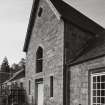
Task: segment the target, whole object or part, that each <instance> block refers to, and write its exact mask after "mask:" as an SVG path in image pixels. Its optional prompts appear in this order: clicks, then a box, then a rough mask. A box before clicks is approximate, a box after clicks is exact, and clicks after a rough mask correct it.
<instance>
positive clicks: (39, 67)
mask: <svg viewBox="0 0 105 105" xmlns="http://www.w3.org/2000/svg"><path fill="white" fill-rule="evenodd" d="M42 67H43V49H42V47H39V48H38V50H37V52H36V73H39V72H42Z"/></svg>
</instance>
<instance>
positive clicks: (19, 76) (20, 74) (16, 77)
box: [3, 69, 25, 84]
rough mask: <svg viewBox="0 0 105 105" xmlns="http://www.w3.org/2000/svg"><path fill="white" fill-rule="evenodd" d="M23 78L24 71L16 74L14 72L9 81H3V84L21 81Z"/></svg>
mask: <svg viewBox="0 0 105 105" xmlns="http://www.w3.org/2000/svg"><path fill="white" fill-rule="evenodd" d="M24 77H25V70H24V69H22V70H19V71H18V72H16V73H15V74H14V75H13V76H12V77H11V78H10V79H9V80H7V81H5V82H4V83H3V84H5V83H8V82H11V81H14V80H17V79H21V78H24Z"/></svg>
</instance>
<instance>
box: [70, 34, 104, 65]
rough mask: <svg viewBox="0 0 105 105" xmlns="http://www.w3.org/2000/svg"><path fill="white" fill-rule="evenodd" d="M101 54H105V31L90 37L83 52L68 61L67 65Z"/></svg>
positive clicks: (94, 57)
mask: <svg viewBox="0 0 105 105" xmlns="http://www.w3.org/2000/svg"><path fill="white" fill-rule="evenodd" d="M103 56H105V32H104V33H102V34H101V36H98V37H96V38H94V39H92V40H91V41H90V42H89V45H88V47H86V48H85V50H84V52H83V53H82V54H81V55H80V56H78V57H77V58H76V59H75V60H74V61H69V62H68V65H76V64H80V63H83V62H86V61H89V60H93V59H96V58H99V57H103Z"/></svg>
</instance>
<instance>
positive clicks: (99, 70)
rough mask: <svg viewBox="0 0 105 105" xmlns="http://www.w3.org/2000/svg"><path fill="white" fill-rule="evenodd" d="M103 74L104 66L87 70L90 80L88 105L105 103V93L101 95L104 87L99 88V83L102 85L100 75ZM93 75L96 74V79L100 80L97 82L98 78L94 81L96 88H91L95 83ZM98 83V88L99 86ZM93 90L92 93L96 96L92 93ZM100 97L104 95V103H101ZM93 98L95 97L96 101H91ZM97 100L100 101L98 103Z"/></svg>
mask: <svg viewBox="0 0 105 105" xmlns="http://www.w3.org/2000/svg"><path fill="white" fill-rule="evenodd" d="M103 75H104V76H105V67H101V68H96V69H92V70H89V81H90V86H89V90H90V92H89V100H90V105H96V104H98V105H102V104H105V95H104V96H102V91H103V90H104V91H105V87H104V89H102V88H101V85H102V81H101V80H102V79H101V78H102V77H101V76H103ZM95 76H96V79H98V78H100V82H97V81H98V80H97V81H96V85H97V86H96V90H94V89H93V85H94V84H95V83H93V77H95ZM99 76H100V77H99ZM104 83H105V81H104ZM99 84H100V88H99ZM93 91H94V94H96V96H94V95H93ZM99 94H100V95H99ZM98 95H99V96H98ZM101 97H102V98H103V97H104V103H101V102H102V98H101ZM93 98H94V99H95V98H96V103H93ZM97 99H98V100H97ZM98 102H100V103H98Z"/></svg>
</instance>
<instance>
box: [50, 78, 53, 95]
mask: <svg viewBox="0 0 105 105" xmlns="http://www.w3.org/2000/svg"><path fill="white" fill-rule="evenodd" d="M50 97H53V76H50Z"/></svg>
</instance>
